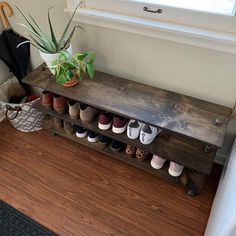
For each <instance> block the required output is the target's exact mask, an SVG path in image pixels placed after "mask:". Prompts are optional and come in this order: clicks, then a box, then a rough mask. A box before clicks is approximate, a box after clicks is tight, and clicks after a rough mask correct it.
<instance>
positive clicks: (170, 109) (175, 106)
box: [23, 64, 232, 147]
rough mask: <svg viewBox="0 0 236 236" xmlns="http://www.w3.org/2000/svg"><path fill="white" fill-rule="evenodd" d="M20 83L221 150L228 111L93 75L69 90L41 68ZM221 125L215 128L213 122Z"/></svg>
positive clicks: (142, 86) (182, 97) (176, 95)
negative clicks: (216, 121) (218, 122)
mask: <svg viewBox="0 0 236 236" xmlns="http://www.w3.org/2000/svg"><path fill="white" fill-rule="evenodd" d="M23 82H25V83H27V84H30V85H32V86H35V87H40V88H42V89H46V90H48V91H51V92H54V93H56V94H59V95H63V96H65V97H68V98H72V99H75V100H78V101H80V102H83V103H86V104H88V105H91V106H94V107H97V108H100V109H103V110H106V111H110V112H112V113H115V114H119V115H122V116H125V117H128V118H132V119H137V120H140V121H143V122H146V123H149V124H151V125H155V126H158V127H160V128H163V129H166V130H168V131H171V132H174V133H177V134H180V135H184V136H187V137H189V138H193V139H196V140H199V141H202V142H204V143H207V144H210V145H213V146H216V147H221V146H222V142H223V139H224V135H225V131H226V128H227V124H228V121H229V117H230V114H231V112H232V110H231V109H230V108H227V107H224V106H221V105H217V104H213V103H210V102H206V101H203V100H200V99H196V98H192V97H189V96H185V95H182V94H178V93H175V92H171V91H167V90H163V89H160V88H156V87H152V86H149V85H145V84H141V83H138V82H135V81H131V80H127V79H123V78H120V77H117V76H113V75H109V74H106V73H103V72H99V71H96V72H95V76H94V79H93V80H89V79H87V78H85V79H84V80H83V81H80V82H79V84H78V85H77V86H75V87H72V88H65V87H63V86H61V85H58V84H56V82H55V79H54V78H53V76H52V75H51V73H50V72H49V70H48V69H47V68H46V67H45V65H44V64H42V65H41V66H40V67H38V68H37V69H35V70H34V71H32V72H31V73H30V74H29V75H27V76H26V77H25V78H24V79H23ZM216 119H217V120H218V121H220V122H221V124H220V125H219V124H218V125H216V124H215V120H216Z"/></svg>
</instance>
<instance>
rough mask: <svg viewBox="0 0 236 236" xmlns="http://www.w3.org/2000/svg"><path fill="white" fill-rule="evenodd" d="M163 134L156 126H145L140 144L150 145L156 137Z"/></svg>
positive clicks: (142, 129)
mask: <svg viewBox="0 0 236 236" xmlns="http://www.w3.org/2000/svg"><path fill="white" fill-rule="evenodd" d="M160 132H161V129H158V128H156V127H154V126H151V125H148V124H143V125H142V127H141V132H140V136H139V139H140V142H141V143H142V144H145V145H148V144H150V143H152V141H153V140H154V139H155V137H156V136H157V135H158V134H159V133H160Z"/></svg>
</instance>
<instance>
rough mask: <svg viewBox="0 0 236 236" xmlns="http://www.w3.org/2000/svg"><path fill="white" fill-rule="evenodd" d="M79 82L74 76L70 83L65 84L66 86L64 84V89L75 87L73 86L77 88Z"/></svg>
mask: <svg viewBox="0 0 236 236" xmlns="http://www.w3.org/2000/svg"><path fill="white" fill-rule="evenodd" d="M78 82H79V81H78V80H77V78H76V77H75V76H74V77H72V78H71V79H70V80H69V81H67V82H65V83H64V84H63V86H64V87H73V86H75V85H76V84H78Z"/></svg>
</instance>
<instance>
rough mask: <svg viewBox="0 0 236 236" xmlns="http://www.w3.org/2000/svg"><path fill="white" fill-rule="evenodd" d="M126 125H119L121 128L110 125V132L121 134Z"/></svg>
mask: <svg viewBox="0 0 236 236" xmlns="http://www.w3.org/2000/svg"><path fill="white" fill-rule="evenodd" d="M126 127H127V126H124V127H121V128H116V127H114V126H112V132H113V133H115V134H122V133H124V132H125V130H126Z"/></svg>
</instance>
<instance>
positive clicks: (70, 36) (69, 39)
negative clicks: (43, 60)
mask: <svg viewBox="0 0 236 236" xmlns="http://www.w3.org/2000/svg"><path fill="white" fill-rule="evenodd" d="M76 28H80V29H82V30H84V28H83V27H81V26H79V25H76V26H74V28H73V30H72V31H71V33H70V35H69V36H68V38H67V40H66V42H65V44H64V47H62V48H61V50H62V49H65V48H66V47H69V45H70V42H71V39H72V37H73V35H74V33H75V29H76Z"/></svg>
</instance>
